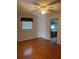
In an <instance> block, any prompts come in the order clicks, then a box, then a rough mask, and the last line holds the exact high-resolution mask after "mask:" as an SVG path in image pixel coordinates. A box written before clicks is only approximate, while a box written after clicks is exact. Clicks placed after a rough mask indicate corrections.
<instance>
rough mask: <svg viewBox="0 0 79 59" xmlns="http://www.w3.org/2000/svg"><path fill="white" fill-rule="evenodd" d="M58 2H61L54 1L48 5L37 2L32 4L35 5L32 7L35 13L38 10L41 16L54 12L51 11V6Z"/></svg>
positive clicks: (59, 0) (43, 2) (58, 0)
mask: <svg viewBox="0 0 79 59" xmlns="http://www.w3.org/2000/svg"><path fill="white" fill-rule="evenodd" d="M59 2H61V0H55V1H53V2H50V3H46V2H45V1H37V2H36V3H33V4H34V5H36V6H35V7H34V8H35V11H37V10H39V11H40V12H41V14H46V13H48V12H55V10H53V7H52V5H53V4H56V3H59Z"/></svg>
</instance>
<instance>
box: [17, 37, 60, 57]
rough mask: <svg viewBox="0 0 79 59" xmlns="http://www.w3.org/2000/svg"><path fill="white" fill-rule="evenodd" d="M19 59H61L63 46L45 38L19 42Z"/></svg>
mask: <svg viewBox="0 0 79 59" xmlns="http://www.w3.org/2000/svg"><path fill="white" fill-rule="evenodd" d="M17 59H61V46H60V45H59V44H55V43H53V42H51V41H49V40H46V39H43V38H35V39H31V40H27V41H22V42H18V43H17Z"/></svg>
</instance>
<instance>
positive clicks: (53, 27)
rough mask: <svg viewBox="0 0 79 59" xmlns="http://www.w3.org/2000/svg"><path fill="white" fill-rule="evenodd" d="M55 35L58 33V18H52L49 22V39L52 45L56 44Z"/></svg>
mask: <svg viewBox="0 0 79 59" xmlns="http://www.w3.org/2000/svg"><path fill="white" fill-rule="evenodd" d="M57 33H58V18H53V19H51V20H50V39H51V41H52V42H54V43H57Z"/></svg>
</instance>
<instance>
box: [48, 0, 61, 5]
mask: <svg viewBox="0 0 79 59" xmlns="http://www.w3.org/2000/svg"><path fill="white" fill-rule="evenodd" d="M59 2H61V0H56V1H54V2H51V3H48V4H47V5H52V4H55V3H59Z"/></svg>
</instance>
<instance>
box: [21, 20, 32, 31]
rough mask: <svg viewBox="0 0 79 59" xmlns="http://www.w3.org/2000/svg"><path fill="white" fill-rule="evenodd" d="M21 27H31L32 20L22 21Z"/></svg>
mask: <svg viewBox="0 0 79 59" xmlns="http://www.w3.org/2000/svg"><path fill="white" fill-rule="evenodd" d="M22 29H24V30H25V29H27V30H29V29H32V22H30V21H22Z"/></svg>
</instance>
